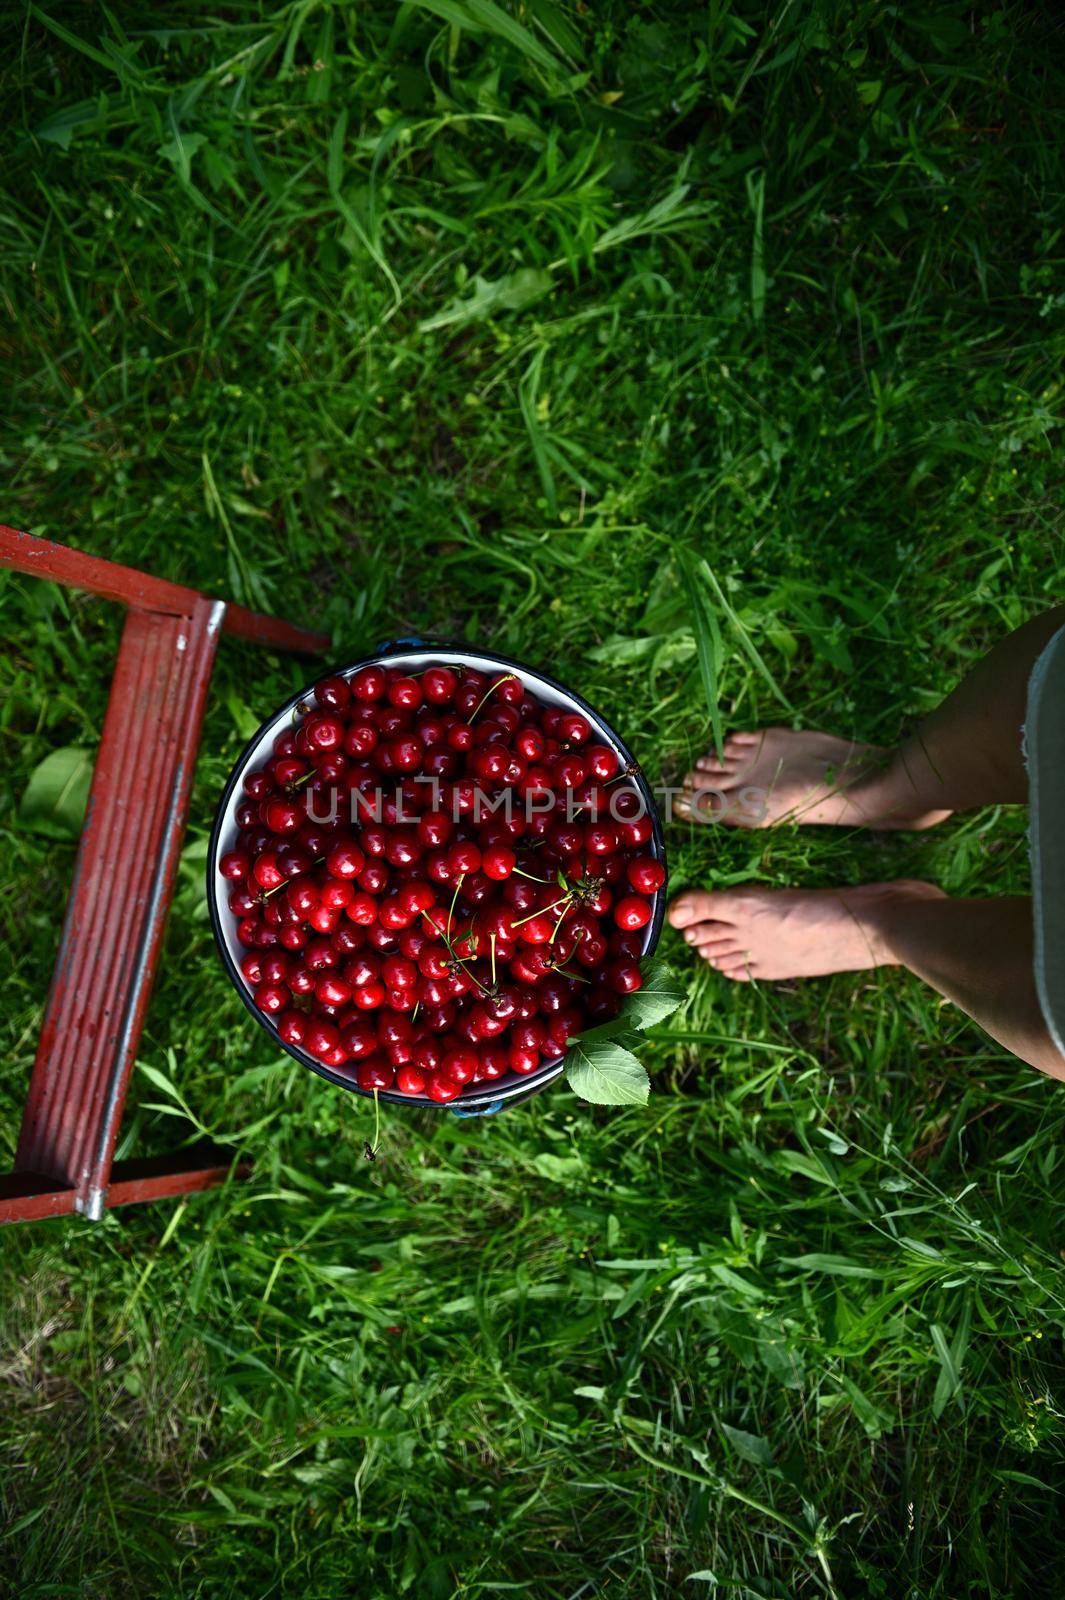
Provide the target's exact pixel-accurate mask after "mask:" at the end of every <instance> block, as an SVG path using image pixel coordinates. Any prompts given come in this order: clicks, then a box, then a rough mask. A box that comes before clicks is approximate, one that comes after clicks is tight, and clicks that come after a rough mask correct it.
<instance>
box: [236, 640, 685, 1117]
mask: <svg viewBox="0 0 1065 1600" xmlns="http://www.w3.org/2000/svg"><path fill="white" fill-rule="evenodd" d="M665 881H666V869H665V853H664V848H663V843H662V834H661V828H660V826H659V821H658V816H657V812H656V810H655V806H654V801H653V798H652V795H651V791H650V788H649V786H648V784H647V782H646V780H645V779H644V777H643V775H642V774H641V772H640V770H639V768H638V766H637V763H636V761H635V760H634V758H633V756H632V754H631V753H630V752H629V750H628V749H627V748H626V746H625V745H624V743H623V742H622V741H621V739H620V738H619V737H618V735H617V734H616V733H615V732H614V731H613V729H612V728H611V727H610V726H609V725H608V724H607V723H606V722H605V721H604V719H603V718H602V717H601V716H599V715H598V714H597V713H596V712H595V711H593V710H592V708H591V707H590V706H589V705H587V703H586V702H585V701H583V700H582V699H581V698H580V697H579V696H578V695H576V694H574V693H573V692H572V691H571V690H568V689H565V688H563V687H562V686H561V685H560V684H558V683H556V682H554V681H553V680H552V679H551V678H549V677H547V676H545V675H544V674H543V673H541V672H538V671H535V670H534V669H532V668H530V667H526V666H523V665H521V664H520V663H517V662H513V661H509V660H506V659H505V658H503V657H500V656H495V655H491V654H488V653H485V652H473V651H470V650H466V649H451V648H442V647H441V648H430V647H429V646H427V645H426V646H423V645H418V646H416V647H410V648H407V647H394V648H390V649H388V650H386V651H384V652H382V653H381V654H379V655H377V656H375V657H374V658H373V659H371V660H367V661H363V662H360V663H358V664H357V665H355V666H352V667H347V668H344V669H343V670H340V671H336V672H331V673H329V674H327V675H323V676H322V677H320V678H319V679H318V680H317V682H316V683H315V684H313V685H312V686H311V687H310V688H309V689H307V690H306V691H305V692H303V693H302V694H299V695H296V696H295V697H294V698H293V699H292V700H290V701H289V702H288V704H287V705H285V706H283V707H282V708H281V710H280V711H278V712H277V714H276V715H275V716H273V717H271V718H270V720H269V721H268V722H266V723H264V724H263V726H262V727H261V728H260V729H259V731H258V733H256V734H255V736H254V737H253V738H252V739H251V741H250V742H249V744H248V745H247V747H246V748H245V750H244V752H243V754H242V756H241V757H240V760H239V761H238V762H237V765H236V766H235V768H234V769H233V772H232V774H231V776H230V779H229V782H228V784H227V786H226V789H225V792H224V794H223V796H222V800H221V804H220V806H219V810H218V815H217V817H216V820H215V826H214V831H213V834H212V838H211V848H210V853H209V859H208V904H209V908H210V913H211V920H212V923H213V926H214V931H215V936H216V939H217V941H218V945H219V949H220V951H221V954H222V958H223V960H224V962H225V965H226V968H227V970H228V972H229V975H230V977H231V979H232V981H233V983H234V985H235V986H236V988H237V990H238V992H239V993H240V995H241V997H242V999H243V1000H244V1002H245V1004H246V1005H247V1006H248V1009H249V1010H250V1011H251V1012H252V1015H253V1016H255V1018H256V1019H257V1021H259V1022H260V1023H261V1024H262V1026H263V1027H264V1028H265V1029H266V1030H267V1031H268V1032H269V1033H270V1034H271V1035H272V1036H273V1037H274V1038H275V1039H276V1041H277V1042H278V1044H280V1045H281V1047H282V1048H283V1049H284V1050H286V1051H287V1052H288V1054H289V1055H291V1056H293V1057H295V1059H296V1060H297V1061H300V1062H301V1063H303V1065H305V1066H307V1067H310V1068H311V1069H312V1070H313V1071H315V1072H317V1073H319V1074H320V1075H322V1076H323V1077H325V1078H328V1079H329V1080H330V1081H331V1082H333V1083H335V1084H338V1085H341V1086H343V1087H344V1088H348V1089H352V1090H355V1091H357V1092H360V1093H363V1094H370V1095H372V1094H375V1093H376V1094H377V1095H378V1096H379V1097H380V1098H381V1099H382V1100H389V1101H395V1102H400V1103H404V1102H413V1103H415V1104H423V1105H437V1106H446V1105H450V1104H455V1107H456V1109H468V1110H469V1111H471V1112H474V1111H478V1110H484V1109H486V1108H489V1107H490V1108H491V1109H496V1108H497V1107H498V1106H499V1105H500V1104H502V1103H506V1102H509V1101H513V1100H515V1099H524V1098H526V1097H527V1096H528V1095H529V1094H531V1093H535V1092H537V1091H538V1090H540V1089H542V1088H544V1087H545V1086H546V1085H547V1084H548V1083H550V1082H552V1081H553V1080H554V1079H556V1078H557V1077H558V1076H559V1075H560V1073H561V1072H562V1071H563V1069H564V1067H565V1064H566V1055H567V1050H568V1049H569V1047H570V1045H571V1042H572V1041H574V1040H577V1039H580V1038H583V1037H585V1036H588V1035H589V1033H592V1032H594V1033H600V1034H601V1033H603V1032H604V1031H605V1032H607V1033H609V1032H610V1031H611V1029H610V1028H609V1027H607V1028H604V1025H605V1024H611V1023H615V1024H616V1028H615V1031H616V1029H617V1028H619V1027H620V1026H621V1023H620V1021H618V1019H619V1013H622V1012H623V1008H624V1007H625V1005H626V1003H627V1001H628V1003H631V1001H629V997H633V996H636V995H638V994H639V992H640V991H641V989H642V988H643V986H644V982H645V974H646V972H647V970H648V969H647V960H648V958H649V956H650V954H651V952H652V951H653V949H654V947H655V945H656V943H657V941H658V936H659V932H660V930H661V926H662V919H663V914H664V886H665ZM647 998H648V999H650V996H647Z"/></svg>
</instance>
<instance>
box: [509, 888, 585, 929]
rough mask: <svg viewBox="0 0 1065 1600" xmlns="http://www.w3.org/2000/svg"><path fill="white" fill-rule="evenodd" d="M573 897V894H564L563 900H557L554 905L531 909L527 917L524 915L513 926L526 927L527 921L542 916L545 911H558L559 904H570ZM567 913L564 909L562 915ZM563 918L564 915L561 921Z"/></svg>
mask: <svg viewBox="0 0 1065 1600" xmlns="http://www.w3.org/2000/svg"><path fill="white" fill-rule="evenodd" d="M572 899H573V896H572V894H567V895H564V896H563V897H562V899H561V900H556V901H555V902H554V903H553V904H552V905H549V906H540V908H539V909H538V910H536V911H530V912H529V915H528V916H527V917H522V918H521V919H520V920H519V921H518V922H515V923H513V924H512V926H513V927H515V928H521V927H524V925H525V924H526V923H527V922H531V921H532V919H533V917H542V916H543V914H544V912H545V911H557V910H558V908H559V906H568V905H569V903H570V901H571V900H572ZM565 915H566V913H565V911H563V913H562V916H563V917H564V916H565ZM561 920H562V917H560V918H559V921H560V922H561Z"/></svg>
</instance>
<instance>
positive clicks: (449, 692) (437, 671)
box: [422, 667, 459, 706]
mask: <svg viewBox="0 0 1065 1600" xmlns="http://www.w3.org/2000/svg"><path fill="white" fill-rule="evenodd" d="M458 683H459V680H458V678H457V677H456V676H455V674H454V673H453V672H452V670H451V668H450V667H426V669H425V671H424V672H423V673H422V693H423V694H424V696H425V698H426V699H427V700H429V701H431V702H432V704H433V705H435V706H446V705H449V704H450V703H451V701H452V700H453V699H454V698H455V690H456V689H457V688H458Z"/></svg>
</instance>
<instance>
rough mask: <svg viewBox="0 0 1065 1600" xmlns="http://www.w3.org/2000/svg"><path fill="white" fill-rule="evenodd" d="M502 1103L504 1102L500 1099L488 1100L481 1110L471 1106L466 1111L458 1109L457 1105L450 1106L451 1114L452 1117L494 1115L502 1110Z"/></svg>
mask: <svg viewBox="0 0 1065 1600" xmlns="http://www.w3.org/2000/svg"><path fill="white" fill-rule="evenodd" d="M503 1105H504V1102H503V1101H502V1100H490V1101H489V1103H488V1104H487V1105H486V1106H485V1107H484V1109H483V1110H481V1109H480V1108H476V1109H475V1108H473V1107H471V1108H470V1109H469V1110H468V1111H464V1110H460V1108H459V1107H458V1106H452V1107H451V1115H452V1116H453V1117H494V1116H495V1115H496V1114H497V1113H498V1112H500V1111H502V1109H503Z"/></svg>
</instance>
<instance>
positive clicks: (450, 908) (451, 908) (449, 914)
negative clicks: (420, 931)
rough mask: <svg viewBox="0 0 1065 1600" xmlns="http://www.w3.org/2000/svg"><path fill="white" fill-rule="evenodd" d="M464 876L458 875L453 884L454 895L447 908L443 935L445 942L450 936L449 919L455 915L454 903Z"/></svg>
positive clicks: (463, 874)
mask: <svg viewBox="0 0 1065 1600" xmlns="http://www.w3.org/2000/svg"><path fill="white" fill-rule="evenodd" d="M465 876H466V874H465V873H464V872H460V873H459V876H458V881H457V883H456V884H455V893H454V894H453V895H452V896H451V904H450V905H449V906H448V908H447V932H446V933H445V934H444V938H445V940H446V939H448V938H450V936H451V918H452V917H453V916H454V914H455V901H456V900H457V899H458V897H459V890H460V889H461V888H462V880H463V878H464V877H465Z"/></svg>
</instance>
